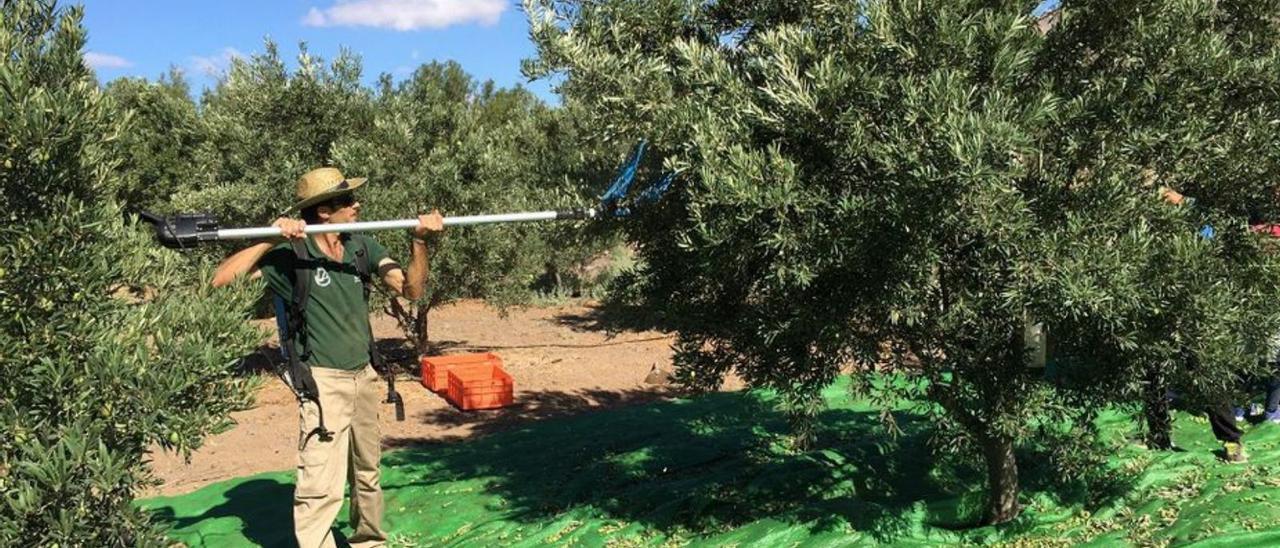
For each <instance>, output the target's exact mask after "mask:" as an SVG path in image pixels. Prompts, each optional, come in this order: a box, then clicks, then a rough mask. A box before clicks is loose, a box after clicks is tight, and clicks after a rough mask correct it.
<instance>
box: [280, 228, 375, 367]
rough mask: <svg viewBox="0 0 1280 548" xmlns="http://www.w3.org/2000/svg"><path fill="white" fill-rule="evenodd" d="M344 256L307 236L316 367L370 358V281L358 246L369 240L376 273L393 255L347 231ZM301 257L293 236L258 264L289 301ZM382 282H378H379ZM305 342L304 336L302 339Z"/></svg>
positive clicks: (309, 329)
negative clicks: (364, 278)
mask: <svg viewBox="0 0 1280 548" xmlns="http://www.w3.org/2000/svg"><path fill="white" fill-rule="evenodd" d="M341 238H342V240H343V252H342V254H343V257H342V262H341V263H338V262H335V261H334V260H333V259H330V258H329V256H327V255H325V254H324V252H323V251H321V250H320V248H319V246H317V245H316V242H315V239H314V238H312V237H310V236H308V237H307V250H308V253H309V254H310V255H311V262H312V264H311V269H310V272H311V276H309V277H308V278H309V279H308V280H306V283H309V284H311V294H310V295H309V297H308V299H307V301H308V302H307V306H306V335H307V343H308V344H309V345H310V346H308V348H309V349H310V351H311V359H309V360H307V364H308V365H310V366H312V367H328V368H333V369H346V370H353V369H359V368H361V367H363V366H364V365H365V364H368V363H369V359H370V358H369V305H368V303H366V302H365V300H364V287H363V285H362V284H361V283H360V275H359V271H358V270H357V269H356V251H357V249H359V248H360V244H359V241H355V240H360V241H363V242H364V249H365V250H366V251H365V252H366V253H368V254H369V271H370V275H372V276H376V273H377V271H378V263H380V262H382V260H383V259H385V258H387V250H386V249H385V248H383V247H382V246H381V245H379V244H378V242H376V241H374V239H373V238H369V237H367V236H362V235H357V234H345V233H344V234H342V235H341ZM297 260H298V256H297V254H295V253H294V251H293V247H292V246H291V245H290V244H289V243H288V242H283V243H280V244H279V245H277V246H275V247H273V248H271V250H270V251H268V252H267V254H266V255H263V256H262V259H260V260H259V261H258V267H259V268H260V269H261V270H262V275H263V277H264V278H266V280H267V286H268V287H270V288H271V290H272V291H274V292H275V294H276V295H278V296H279V297H280V298H282V299H284V301H285V303H292V302H293V278H294V270H295V268H296V265H295V264H294V263H296V262H297ZM374 283H377V282H374ZM298 342H299V343H301V341H298Z"/></svg>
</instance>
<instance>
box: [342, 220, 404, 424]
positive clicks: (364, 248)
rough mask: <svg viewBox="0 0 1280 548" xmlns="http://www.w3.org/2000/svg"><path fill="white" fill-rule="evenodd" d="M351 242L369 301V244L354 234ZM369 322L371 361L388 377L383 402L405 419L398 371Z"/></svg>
mask: <svg viewBox="0 0 1280 548" xmlns="http://www.w3.org/2000/svg"><path fill="white" fill-rule="evenodd" d="M351 244H352V245H354V246H355V247H354V249H355V253H356V273H357V274H359V275H360V284H361V285H362V286H363V287H364V302H365V303H368V302H369V292H370V290H371V289H372V288H373V284H374V283H375V282H374V280H373V274H371V273H372V272H373V265H372V264H370V263H371V261H372V259H370V258H369V251H368V249H369V246H368V245H367V244H366V243H365V239H364V237H363V236H359V235H352V237H351ZM368 324H369V361H371V362H373V367H374V369H376V370H378V372H380V373H382V376H383V377H385V378H386V379H387V399H386V401H384V402H382V403H390V404H394V405H395V407H396V420H397V421H403V420H404V398H401V397H400V393H399V392H396V373H395V371H393V370H392V369H391V368H390V367H388V366H387V364H386V362H385V361H383V359H382V353H381V352H379V351H378V344H377V340H375V339H374V338H373V319H372V318H370V319H369V321H368Z"/></svg>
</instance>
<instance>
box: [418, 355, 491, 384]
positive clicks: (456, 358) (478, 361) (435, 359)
mask: <svg viewBox="0 0 1280 548" xmlns="http://www.w3.org/2000/svg"><path fill="white" fill-rule="evenodd" d="M486 364H487V365H493V366H496V367H502V358H499V357H498V355H497V354H494V353H492V352H482V353H479V354H454V355H452V356H426V357H423V358H422V386H425V387H427V390H430V391H432V392H435V393H437V394H444V393H445V392H447V391H448V390H449V370H450V369H453V368H454V367H459V366H464V365H486Z"/></svg>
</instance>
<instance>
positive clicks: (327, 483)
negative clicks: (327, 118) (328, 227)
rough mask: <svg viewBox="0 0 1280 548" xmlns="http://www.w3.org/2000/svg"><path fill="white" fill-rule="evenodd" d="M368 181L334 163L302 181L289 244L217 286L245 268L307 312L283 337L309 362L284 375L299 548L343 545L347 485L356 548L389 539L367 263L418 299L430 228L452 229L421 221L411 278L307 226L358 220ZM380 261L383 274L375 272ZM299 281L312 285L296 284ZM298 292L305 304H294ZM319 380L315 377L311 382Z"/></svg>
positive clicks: (279, 244) (378, 249)
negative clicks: (293, 423)
mask: <svg viewBox="0 0 1280 548" xmlns="http://www.w3.org/2000/svg"><path fill="white" fill-rule="evenodd" d="M364 183H365V179H363V178H356V179H347V178H345V177H343V176H342V173H341V172H339V171H338V170H337V169H334V168H328V167H326V168H319V169H315V170H312V171H310V172H308V173H306V174H305V175H303V176H302V178H301V179H299V180H298V183H297V192H296V193H297V203H296V204H295V205H294V206H293V207H292V208H290V212H293V211H298V212H301V215H302V220H294V219H289V218H280V219H277V220H276V222H275V223H274V224H273V226H277V227H280V229H281V232H282V233H283V241H281V240H280V239H277V240H275V241H268V242H261V243H257V244H254V245H252V246H249V247H248V248H245V249H243V250H240V251H238V252H236V253H235V254H234V255H231V256H230V257H228V258H227V259H226V260H224V261H223V262H222V264H220V265H219V266H218V269H217V271H215V273H214V277H213V285H214V286H215V287H220V286H224V285H227V284H229V283H231V282H232V281H234V280H235V279H237V278H238V277H241V276H243V275H245V274H250V277H252V278H256V277H258V276H265V277H266V279H267V285H268V286H269V287H270V288H271V290H272V291H273V292H274V293H275V294H276V295H277V296H278V297H279V298H281V299H283V300H285V301H286V302H288V303H290V304H291V305H292V306H293V310H296V311H299V312H305V314H302V315H301V316H302V318H305V320H298V323H296V324H293V323H291V324H290V325H296V326H297V327H298V329H297V332H296V333H293V334H288V335H286V334H285V333H282V335H281V344H282V346H286V340H287V341H289V343H290V344H288V346H291V348H288V352H289V353H290V354H294V356H296V357H297V358H298V361H297V362H293V363H294V364H299V366H298V367H299V368H301V375H297V377H299V378H290V379H286V380H287V381H288V382H289V383H290V386H291V388H293V389H294V390H295V392H296V393H298V394H299V415H300V424H299V426H300V429H299V431H300V435H299V444H298V477H297V486H296V488H295V491H294V499H293V522H294V534H295V536H296V537H297V541H298V545H299V546H301V547H303V548H311V547H315V546H334V545H335V540H334V538H333V531H332V529H331V527H332V524H333V521H334V519H335V518H336V517H337V515H338V511H339V510H340V509H341V507H342V499H343V488H344V487H345V484H346V483H347V482H348V481H350V483H351V515H350V519H351V525H352V527H353V528H354V533H353V534H352V536H351V538H350V539H348V541H349V542H350V543H351V545H352V546H379V545H382V544H384V543H385V542H386V533H385V532H384V531H383V530H382V511H383V505H382V486H381V481H380V473H379V462H380V460H381V455H382V446H381V444H382V440H381V437H382V436H381V431H380V428H379V424H378V409H379V406H380V402H381V400H380V392H379V387H378V380H379V378H378V373H377V371H375V369H374V368H373V365H372V363H371V360H372V357H373V356H372V353H373V351H374V350H373V345H372V343H373V341H372V331H371V330H370V328H369V307H368V302H367V300H366V297H367V296H366V294H365V287H364V282H362V279H361V274H362V270H361V269H362V268H363V269H366V271H364V272H363V273H364V274H366V275H376V276H377V277H380V278H382V281H383V282H384V283H385V284H386V285H387V286H388V287H390V288H391V289H392V290H393V291H395V292H397V293H398V294H401V295H403V296H405V297H407V298H409V299H416V298H418V297H420V296H421V295H422V293H423V289H424V286H425V283H426V278H427V244H426V240H425V237H426V235H427V233H428V232H440V231H442V230H443V229H444V223H443V219H442V218H441V217H440V214H439V212H437V211H432V212H431V214H429V215H421V216H419V217H418V226H417V227H416V228H414V230H413V243H412V259H411V261H410V263H409V269H408V274H407V276H406V273H405V271H404V270H402V269H401V268H400V266H399V265H398V264H397V263H396V262H395V261H394V260H392V259H391V258H390V257H389V256H388V255H387V252H386V250H385V249H384V248H383V247H382V246H381V245H378V243H377V242H376V241H375V240H374V239H373V238H370V237H368V236H366V235H362V234H351V233H326V234H317V235H315V236H313V237H308V236H307V235H306V234H305V233H304V232H303V231H304V229H305V228H306V226H307V224H325V223H349V222H354V221H356V220H357V219H358V217H359V215H360V202H359V201H358V200H356V197H355V195H354V191H355V190H356V189H357V188H359V187H360V186H361V185H363V184H364ZM362 261H363V263H362ZM373 265H376V272H368V271H367V270H368V269H370V267H372V266H373ZM304 275H305V278H303V277H302V276H304ZM406 278H407V279H406ZM295 279H296V280H297V282H299V283H305V284H308V287H306V288H300V287H298V286H297V284H296V283H295ZM299 289H302V291H301V292H300V291H299ZM299 295H301V297H298V296H299ZM299 298H300V299H301V300H302V301H303V302H302V303H301V304H298V303H297V302H295V301H297V300H298V299H299ZM304 324H305V327H303V325H304ZM295 335H296V336H295ZM291 359H292V358H291ZM291 375H294V373H293V372H292V370H291ZM312 379H314V383H313V384H307V383H310V382H312ZM304 387H311V388H310V389H304ZM308 390H311V391H312V392H313V393H314V394H315V395H316V398H315V400H314V401H313V400H311V399H309V398H308V397H304V395H305V394H307V393H308Z"/></svg>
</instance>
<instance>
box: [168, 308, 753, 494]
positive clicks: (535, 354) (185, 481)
mask: <svg viewBox="0 0 1280 548" xmlns="http://www.w3.org/2000/svg"><path fill="white" fill-rule="evenodd" d="M270 322H271V320H266V321H264V325H274V324H272V323H270ZM430 329H431V338H432V340H433V341H435V343H436V344H437V345H438V346H439V347H440V348H442V352H441V353H443V354H455V353H465V352H494V353H496V354H498V355H499V356H500V357H501V358H502V360H503V363H504V368H505V369H506V370H507V371H508V372H509V373H511V375H512V377H513V378H514V379H515V404H514V405H513V406H511V407H508V408H504V409H501V410H493V411H459V410H457V409H456V408H454V407H453V406H451V405H450V404H449V403H447V402H446V401H445V400H444V399H443V398H442V397H440V396H437V395H435V394H433V393H431V392H429V391H427V390H426V389H425V388H424V387H423V386H422V385H421V384H420V383H419V381H418V378H417V376H416V375H415V376H413V377H410V376H408V375H402V376H401V377H399V379H398V380H397V382H396V387H397V389H398V390H399V392H400V394H401V395H402V396H403V397H404V400H405V411H406V417H405V421H404V422H397V421H396V420H395V413H394V411H393V408H392V407H391V406H390V405H385V406H383V408H382V414H381V415H382V432H383V440H384V442H383V443H384V447H385V448H386V449H388V450H391V449H395V448H398V447H404V446H407V445H413V444H415V443H420V442H431V441H452V440H460V439H466V438H469V437H472V436H476V435H482V434H484V433H487V432H492V431H496V430H501V429H504V428H509V427H511V426H512V425H514V424H519V423H521V422H524V421H528V420H538V419H545V418H548V417H554V416H561V415H565V414H571V413H578V412H583V411H586V410H592V409H600V408H606V407H613V406H619V405H628V404H634V403H643V402H649V401H653V400H655V399H660V398H665V397H669V396H670V395H671V392H670V389H669V388H668V387H666V386H664V385H662V384H654V383H651V382H646V377H648V376H649V374H650V371H651V369H652V368H653V367H655V366H657V367H658V368H660V369H662V370H669V369H670V363H671V346H670V345H671V342H672V339H673V337H672V336H670V335H664V334H662V333H658V332H654V331H625V332H621V333H616V334H610V333H607V332H606V331H605V330H604V329H603V327H602V326H601V322H600V320H599V310H598V309H596V308H595V307H593V306H591V305H589V304H588V305H567V306H557V307H549V308H526V309H513V310H510V311H509V314H508V315H507V316H506V317H502V316H501V315H500V314H499V313H498V311H497V310H495V309H493V308H490V307H488V306H486V305H485V304H484V303H483V302H479V301H464V302H460V303H456V304H452V305H448V306H444V307H441V308H440V309H438V310H435V311H432V314H431V317H430ZM374 334H375V336H376V337H377V338H378V339H379V340H380V344H382V345H384V347H388V348H390V347H395V348H401V347H400V346H399V345H397V342H399V341H403V337H404V336H403V334H402V332H401V331H400V329H399V328H398V326H397V325H396V323H395V321H394V320H393V319H392V318H390V317H387V316H375V318H374ZM274 345H275V337H274V335H273V336H272V337H271V338H270V340H269V341H267V343H266V344H265V345H264V348H263V349H262V350H261V351H260V352H259V356H257V358H258V359H259V361H262V360H263V359H265V357H267V356H277V355H278V354H277V353H276V352H277V350H276V348H275V347H274ZM392 357H393V358H395V357H397V356H395V355H393V356H392ZM398 357H400V358H401V359H405V360H412V359H413V358H412V357H411V356H409V355H408V353H407V352H401V353H400V356H398ZM650 380H652V379H650ZM735 385H736V383H732V382H731V383H727V386H726V387H725V388H726V389H735V388H737V387H736V386H735ZM232 417H233V418H234V419H235V422H236V426H235V427H234V428H232V429H231V430H229V431H227V432H224V433H222V434H219V435H217V436H213V437H212V438H210V439H208V440H206V442H205V444H204V446H203V447H202V448H201V449H200V450H198V451H197V452H196V453H194V454H193V455H192V457H191V460H190V461H189V462H186V461H184V460H183V459H182V458H181V457H180V456H177V455H174V454H168V453H164V452H156V453H153V454H152V459H153V460H152V467H153V469H154V471H155V474H156V476H157V477H158V478H160V479H162V480H163V481H164V484H163V485H162V486H160V487H159V488H157V489H154V490H152V491H151V492H148V493H145V494H144V495H146V496H152V495H176V494H182V493H187V492H190V491H193V490H196V489H198V488H200V487H203V486H205V485H207V484H210V483H213V482H217V481H221V480H225V479H229V478H234V477H240V476H245V475H250V474H255V473H259V472H267V471H273V470H285V469H290V468H292V467H294V466H295V459H296V453H297V432H298V412H297V400H295V399H294V397H293V394H292V393H291V392H290V391H289V390H288V388H286V387H285V386H284V384H283V383H281V382H280V381H279V380H277V379H274V378H270V379H268V380H267V382H265V383H263V386H262V387H261V389H260V390H259V391H258V394H257V400H256V403H255V405H254V407H253V408H252V409H248V410H245V411H241V412H237V413H234V414H233V415H232Z"/></svg>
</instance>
